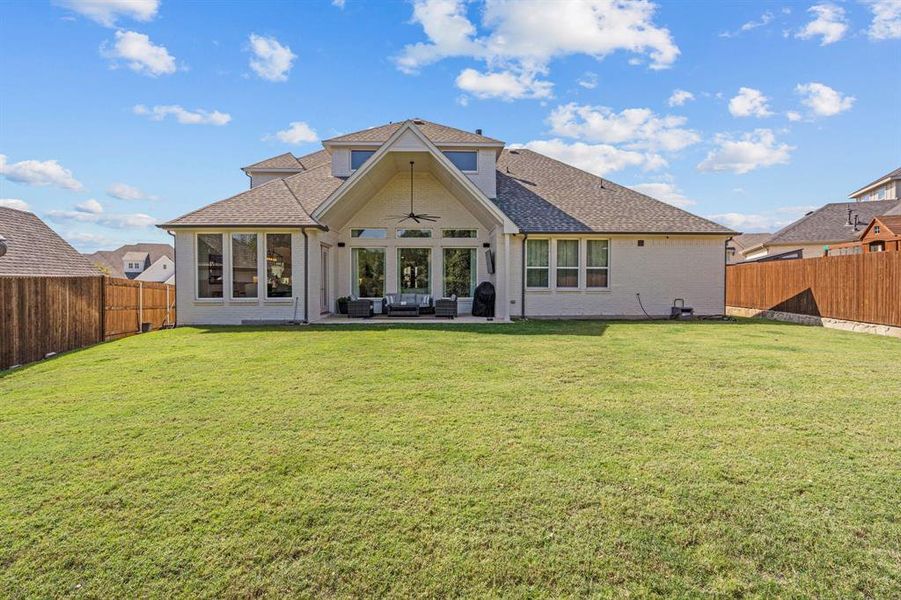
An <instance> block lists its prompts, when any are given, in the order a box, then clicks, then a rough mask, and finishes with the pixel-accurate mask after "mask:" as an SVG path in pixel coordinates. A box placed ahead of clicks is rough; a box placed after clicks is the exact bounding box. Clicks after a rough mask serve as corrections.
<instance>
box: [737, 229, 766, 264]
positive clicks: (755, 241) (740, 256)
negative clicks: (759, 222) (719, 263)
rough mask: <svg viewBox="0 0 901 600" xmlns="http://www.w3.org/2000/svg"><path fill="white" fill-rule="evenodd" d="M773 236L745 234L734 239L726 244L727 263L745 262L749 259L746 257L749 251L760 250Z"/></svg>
mask: <svg viewBox="0 0 901 600" xmlns="http://www.w3.org/2000/svg"><path fill="white" fill-rule="evenodd" d="M772 235H773V234H772V233H743V234H741V235H737V236H735V237H733V238H732V239H730V240H729V241H728V243H727V244H726V262H728V263H729V264H733V263H740V262H744V261H745V260H747V259H748V257H747V256H746V255H745V252H746V251H747V250H749V249H750V248H760V247H761V246H762V245H763V243H764V242H766V241H767V240H768V239H770V236H772Z"/></svg>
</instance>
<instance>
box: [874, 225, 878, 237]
mask: <svg viewBox="0 0 901 600" xmlns="http://www.w3.org/2000/svg"><path fill="white" fill-rule="evenodd" d="M873 233H875V234H877V235H878V234H879V225H873Z"/></svg>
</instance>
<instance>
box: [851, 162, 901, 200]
mask: <svg viewBox="0 0 901 600" xmlns="http://www.w3.org/2000/svg"><path fill="white" fill-rule="evenodd" d="M886 179H901V167H898V168H897V169H895V170H894V171H889V172H888V173H886V174H885V175H883V176H882V177H878V178H876V179H874V180H873V181H871V182H870V183H868V184H866V185H865V186H863V187H861V188H859V189H856V190H854V191H853V192H851V193H850V194H848V195H849V196H853V195H854V194H856V193H857V192H859V191H861V190H865V189H867V188H868V187H870V186H871V185H876V184H877V183H879V182H880V181H885V180H886Z"/></svg>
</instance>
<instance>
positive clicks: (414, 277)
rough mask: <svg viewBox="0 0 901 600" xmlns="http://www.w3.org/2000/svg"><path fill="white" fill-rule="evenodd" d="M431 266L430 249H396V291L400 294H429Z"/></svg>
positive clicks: (430, 291)
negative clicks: (397, 288)
mask: <svg viewBox="0 0 901 600" xmlns="http://www.w3.org/2000/svg"><path fill="white" fill-rule="evenodd" d="M431 266H432V249H431V248H398V249H397V278H398V287H399V288H400V289H399V290H398V291H399V292H400V293H401V294H431V293H432V283H431Z"/></svg>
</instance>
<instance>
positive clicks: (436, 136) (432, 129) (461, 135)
mask: <svg viewBox="0 0 901 600" xmlns="http://www.w3.org/2000/svg"><path fill="white" fill-rule="evenodd" d="M410 121H412V122H413V124H414V125H415V126H416V127H417V128H419V130H420V131H421V132H422V133H423V135H425V136H426V137H427V138H429V140H430V141H431V142H432V143H433V144H441V143H450V144H503V142H501V141H500V140H496V139H494V138H490V137H487V136H484V135H479V134H477V133H471V132H469V131H464V130H462V129H457V128H455V127H448V126H447V125H441V124H440V123H432V122H431V121H426V120H424V119H410ZM406 122H407V121H398V122H397V123H388V124H386V125H380V126H378V127H372V128H370V129H364V130H362V131H355V132H353V133H348V134H345V135H339V136H338V137H333V138H331V139H328V140H324V142H323V143H328V142H361V143H367V142H373V143H382V142H385V141H387V140H388V138H390V137H391V136H392V135H394V132H395V131H397V130H398V129H399V128H400V126H401V125H403V124H404V123H406Z"/></svg>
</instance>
